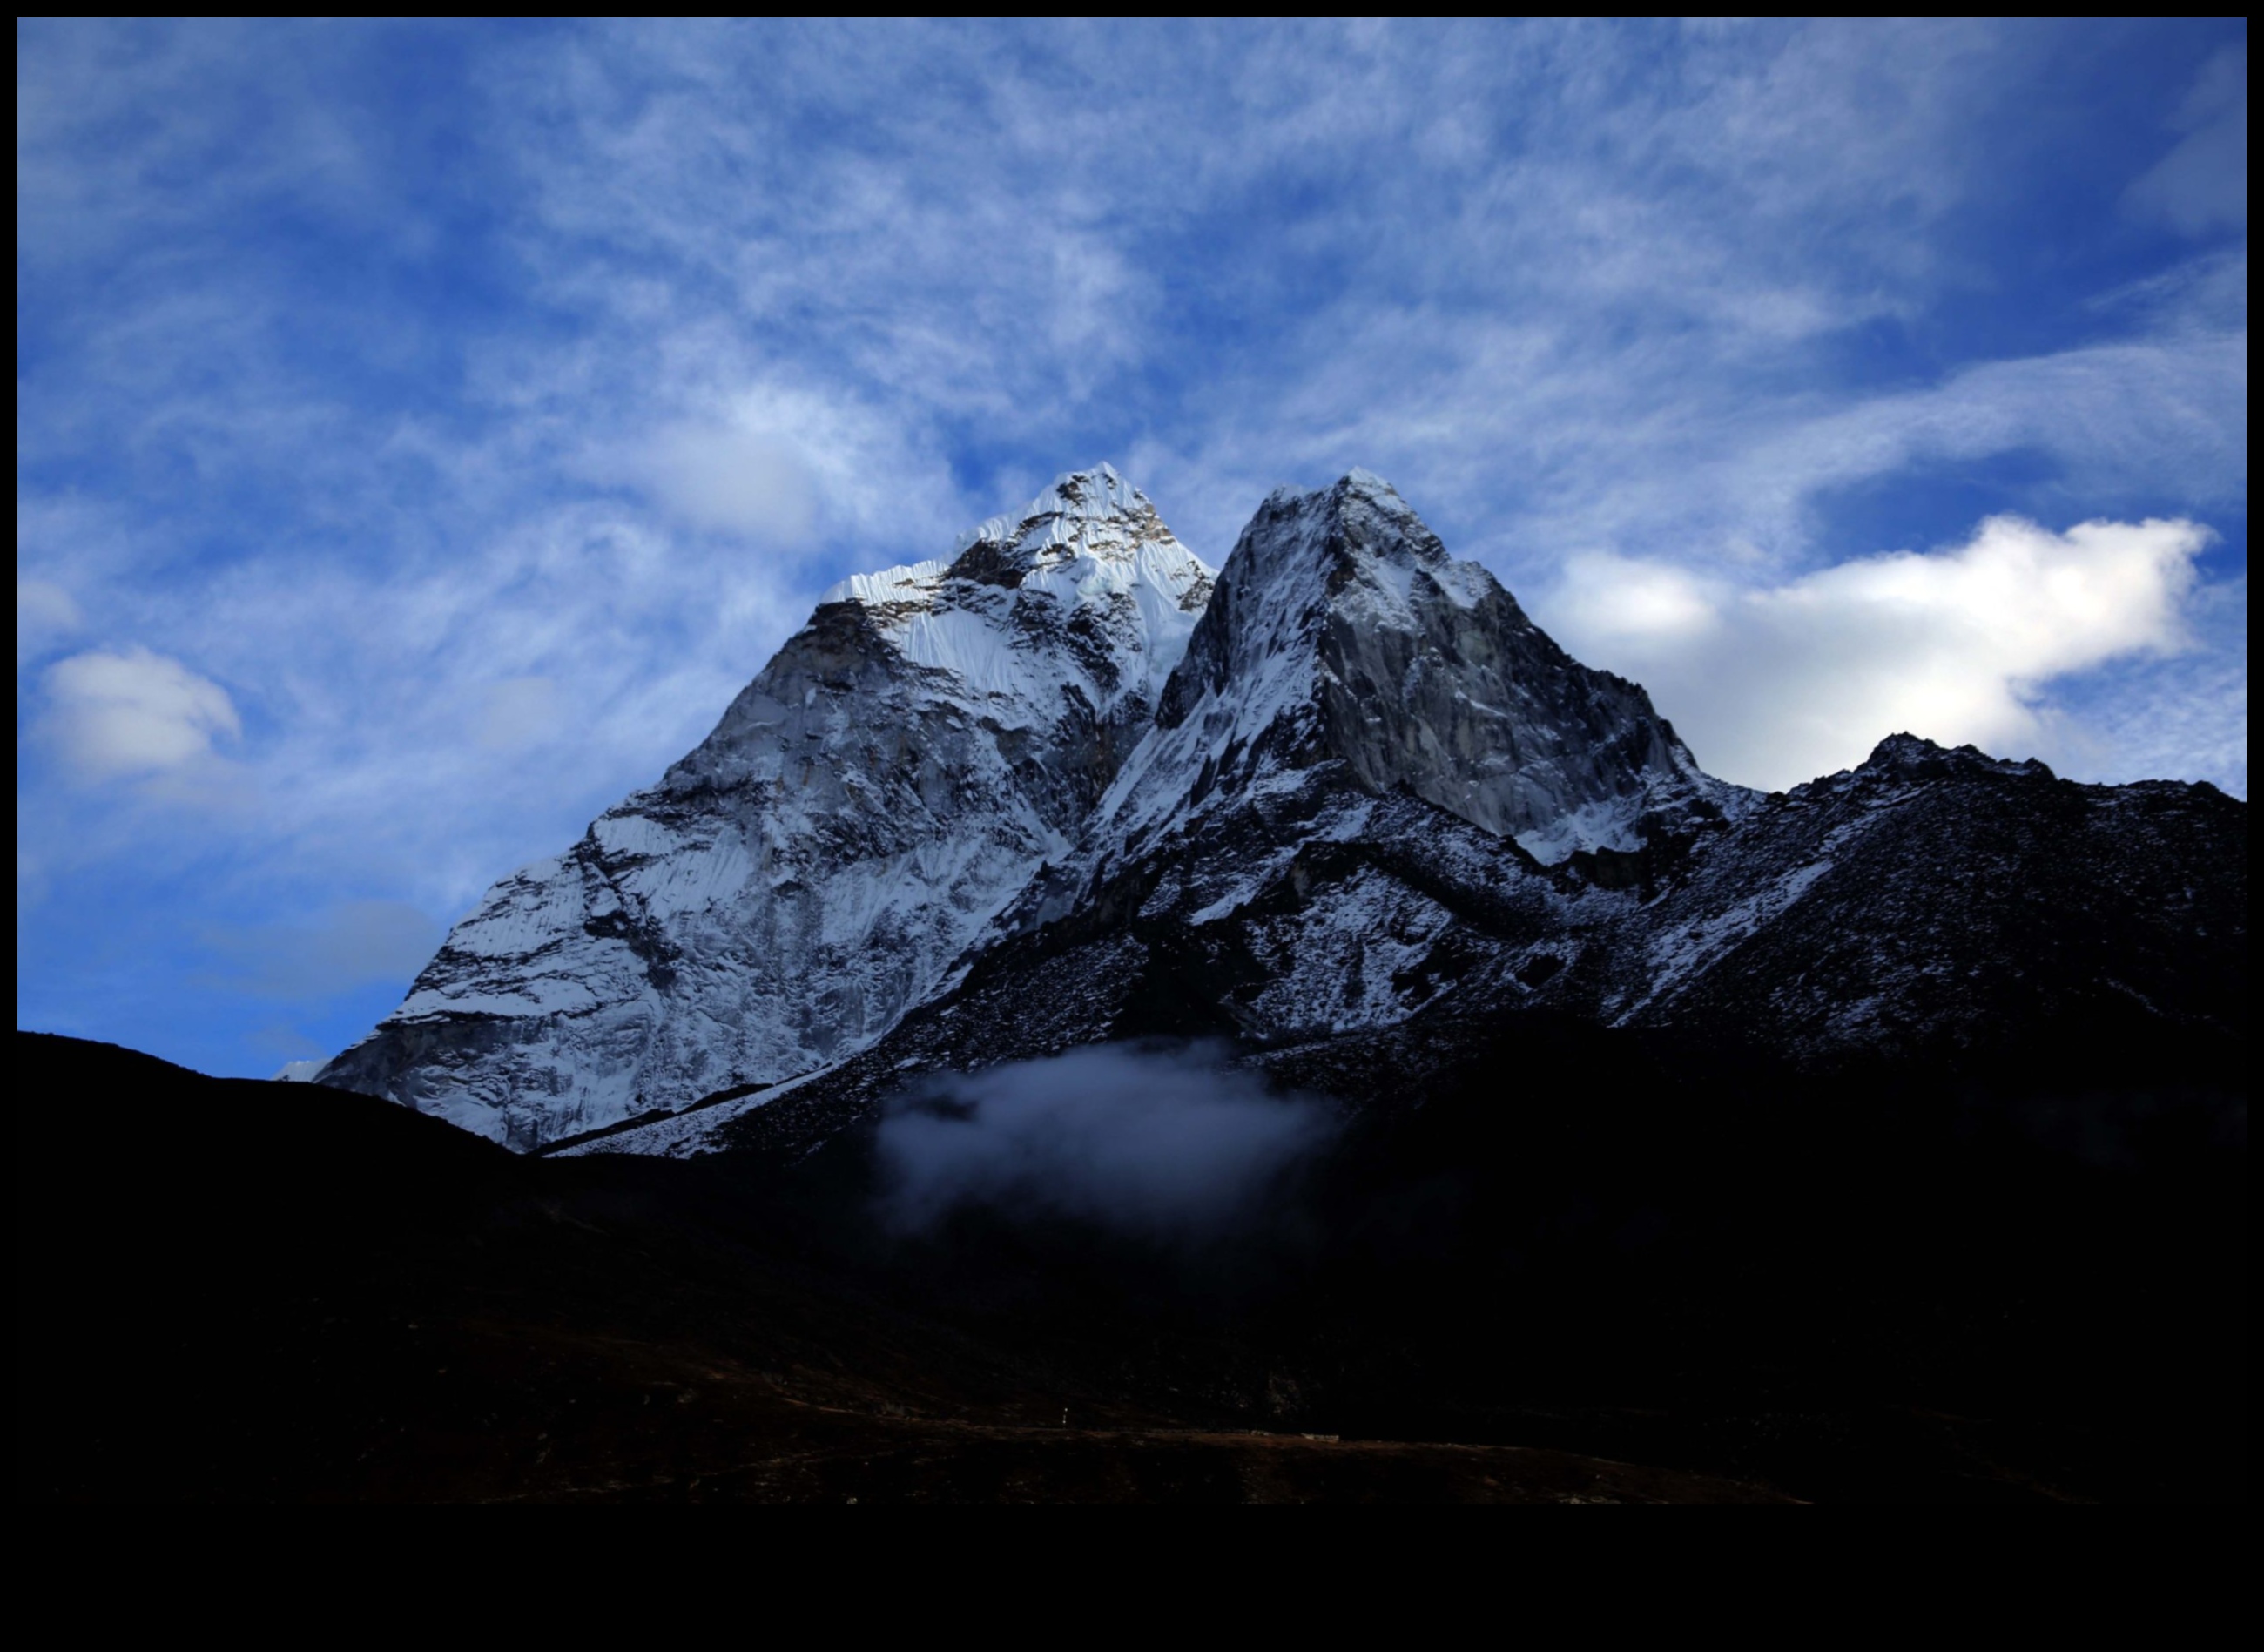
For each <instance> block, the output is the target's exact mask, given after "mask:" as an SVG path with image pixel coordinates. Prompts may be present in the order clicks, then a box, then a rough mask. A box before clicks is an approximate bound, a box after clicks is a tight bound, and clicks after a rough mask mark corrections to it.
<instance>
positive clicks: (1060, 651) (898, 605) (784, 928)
mask: <svg viewBox="0 0 2264 1652" xmlns="http://www.w3.org/2000/svg"><path fill="white" fill-rule="evenodd" d="M1211 584H1212V574H1211V571H1210V570H1209V569H1208V567H1206V566H1205V565H1204V564H1202V563H1201V561H1200V560H1199V559H1198V558H1196V557H1194V555H1193V554H1192V553H1190V552H1189V551H1188V550H1187V549H1186V547H1184V546H1183V545H1181V544H1180V543H1179V542H1178V540H1176V539H1175V538H1173V537H1172V533H1171V531H1170V530H1169V529H1168V528H1166V527H1165V525H1164V523H1163V522H1162V520H1160V519H1159V518H1158V517H1157V514H1156V512H1155V509H1154V507H1153V506H1151V505H1150V503H1149V501H1148V500H1147V499H1146V498H1145V496H1143V494H1141V493H1140V492H1138V491H1136V489H1133V488H1132V487H1130V486H1129V485H1128V484H1126V483H1125V482H1124V481H1123V480H1122V479H1121V477H1118V476H1117V475H1116V474H1115V473H1114V471H1113V470H1110V469H1107V467H1105V466H1104V467H1102V468H1101V469H1097V470H1092V471H1086V472H1081V473H1078V474H1076V475H1072V476H1067V477H1063V478H1061V479H1060V480H1059V481H1057V482H1056V484H1054V485H1053V486H1052V487H1051V488H1049V489H1048V490H1047V491H1046V492H1045V493H1043V494H1041V496H1040V497H1039V498H1038V499H1037V500H1036V501H1034V503H1033V504H1032V505H1031V506H1030V508H1029V509H1028V510H1027V511H1026V512H1024V513H1021V514H1020V515H1019V516H1015V517H1005V518H999V519H997V520H992V521H989V522H985V523H984V524H983V526H982V527H981V528H977V529H976V530H975V532H974V533H972V534H971V535H969V536H968V537H967V539H966V540H965V541H964V542H962V544H961V548H960V549H959V552H958V554H957V555H956V556H955V557H953V558H951V559H949V560H948V561H940V562H925V563H918V564H912V565H910V566H906V567H900V568H894V569H890V570H889V571H887V572H885V573H881V574H874V575H869V576H860V577H858V578H855V579H849V580H845V581H844V582H843V583H842V584H841V585H839V586H835V587H834V588H833V589H832V590H831V591H829V592H827V593H825V595H824V598H822V599H821V600H820V601H819V604H818V607H817V610H816V613H815V614H814V615H812V616H811V619H810V622H809V624H808V626H806V627H805V628H804V629H803V630H802V631H801V632H800V633H799V634H798V635H796V636H795V637H794V638H793V639H792V640H790V641H789V642H788V643H787V644H786V646H785V647H784V648H782V649H781V650H780V651H779V653H778V656H777V658H775V659H773V660H772V661H771V663H770V664H769V665H768V666H766V667H765V668H764V669H763V671H762V673H761V674H760V675H758V677H757V678H756V679H755V680H754V681H753V682H751V684H749V685H748V687H747V688H746V689H745V690H744V691H743V692H742V693H741V694H740V695H739V696H738V698H737V700H735V701H734V702H732V704H731V706H730V708H729V710H727V711H726V712H725V713H724V714H723V717H722V721H721V722H720V723H719V724H717V725H716V727H715V731H714V732H713V733H712V734H710V735H709V736H708V738H707V739H705V740H703V741H702V742H701V743H700V746H698V748H697V749H695V750H694V751H693V752H692V753H690V754H688V755H687V756H686V757H685V758H684V760H683V761H680V762H678V764H677V765H676V766H675V767H674V768H671V769H670V770H669V771H668V773H667V775H665V776H664V778H663V779H662V780H661V782H659V784H657V785H656V786H654V787H652V788H651V789H650V790H646V791H642V792H639V793H637V794H636V795H635V796H634V797H629V798H628V799H627V800H626V801H624V802H623V803H621V804H619V805H618V806H617V807H615V808H613V809H610V810H608V811H606V813H605V814H603V815H602V816H600V817H599V819H598V820H597V821H596V822H595V823H593V824H592V825H591V827H590V830H589V832H588V833H587V834H586V835H585V836H584V838H583V839H582V841H580V842H579V843H577V844H576V845H575V846H574V847H573V848H571V849H570V850H568V851H567V852H566V853H565V854H563V855H558V856H555V857H553V858H551V859H548V860H545V861H541V862H537V863H535V864H534V865H533V866H530V867H527V868H526V869H525V870H522V871H520V872H519V873H517V874H515V875H514V876H512V877H508V878H506V879H504V881H503V882H502V883H500V884H497V885H496V887H495V888H494V889H493V890H491V891H489V893H488V895H487V896H486V898H485V899H483V900H482V902H481V903H480V906H479V907H478V909H477V910H476V911H475V912H474V913H473V914H472V915H471V916H470V917H468V918H467V919H465V920H464V921H462V922H461V923H460V924H458V925H457V926H456V928H454V931H453V932H452V933H451V934H450V935H449V936H448V938H447V941H446V944H445V945H444V946H443V947H442V949H441V950H440V952H439V956H438V957H435V958H434V959H433V960H432V963H431V964H428V965H427V966H426V968H425V969H424V972H423V973H422V974H421V975H419V976H418V978H417V981H416V983H415V985H414V986H413V987H412V988H411V990H410V994H409V997H408V999H407V1000H406V1001H404V1002H403V1004H402V1006H401V1008H399V1009H397V1010H395V1012H394V1014H393V1015H390V1016H388V1018H387V1020H386V1021H385V1022H383V1023H382V1024H381V1026H380V1027H379V1028H378V1029H377V1030H376V1031H375V1032H374V1034H373V1035H372V1036H371V1037H369V1038H367V1039H366V1040H365V1041H364V1042H363V1043H361V1044H358V1045H356V1046H355V1047H354V1048H353V1049H352V1050H349V1051H347V1052H345V1054H343V1055H341V1056H340V1057H338V1058H337V1059H336V1060H334V1061H332V1062H331V1063H330V1065H329V1066H328V1067H326V1068H325V1069H324V1070H323V1073H322V1074H321V1077H322V1080H323V1081H324V1082H326V1083H330V1084H337V1085H340V1086H343V1087H345V1088H352V1089H359V1090H363V1091H366V1092H368V1093H370V1094H374V1095H385V1096H388V1097H390V1098H391V1099H393V1100H395V1101H398V1102H402V1103H407V1104H409V1105H411V1106H414V1107H417V1108H418V1109H420V1110H426V1111H431V1112H436V1113H439V1114H441V1115H442V1116H444V1117H447V1118H449V1119H451V1120H452V1121H454V1123H456V1124H461V1125H462V1126H464V1127H465V1128H466V1129H469V1130H474V1131H476V1132H479V1133H481V1134H483V1135H486V1136H490V1137H492V1138H495V1139H500V1140H504V1141H506V1142H508V1143H510V1144H511V1145H512V1146H521V1147H526V1146H535V1145H538V1144H540V1143H542V1142H545V1141H548V1140H553V1139H557V1138H559V1137H562V1136H564V1135H568V1134H571V1133H575V1132H583V1131H587V1130H590V1129H592V1128H599V1127H603V1126H606V1125H608V1124H615V1123H617V1122H619V1121H620V1120H622V1119H624V1118H627V1117H631V1116H633V1115H635V1114H638V1113H641V1112H644V1111H649V1110H657V1109H662V1108H670V1109H672V1108H676V1107H680V1106H682V1105H683V1104H685V1103H687V1102H690V1101H693V1100H695V1099H697V1098H698V1097H700V1096H701V1095H708V1094H709V1093H711V1092H713V1091H715V1090H718V1089H722V1088H730V1087H735V1086H742V1085H759V1084H763V1083H768V1082H775V1081H780V1080H783V1079H788V1078H792V1077H794V1076H795V1075H797V1074H800V1073H808V1072H809V1071H810V1070H811V1069H813V1068H815V1067H818V1066H824V1065H825V1064H827V1063H829V1062H833V1061H838V1060H839V1059H841V1058H843V1057H844V1056H845V1055H847V1054H849V1053H851V1052H854V1051H855V1050H857V1049H859V1048H860V1047H862V1046H863V1045H864V1044H867V1043H869V1042H870V1041H871V1040H872V1039H874V1037H878V1036H880V1035H881V1034H882V1033H883V1032H885V1031H887V1030H889V1027H891V1026H892V1025H894V1024H895V1022H896V1019H897V1018H898V1017H899V1016H900V1015H902V1014H903V1011H904V1010H905V1009H906V1008H909V1007H910V1006H911V1005H912V1004H914V1003H917V1002H918V1001H920V1000H921V999H922V998H923V997H925V995H926V994H927V993H929V992H931V991H932V989H933V988H934V987H935V986H936V985H937V984H938V982H939V980H940V978H941V977H942V975H943V973H944V972H945V970H946V969H947V967H948V966H949V965H950V964H951V963H952V962H953V960H954V958H956V957H958V956H959V954H960V953H961V951H962V950H963V949H964V948H965V947H966V946H967V944H968V942H969V941H970V940H971V939H972V938H973V937H974V936H975V935H976V934H977V933H978V932H980V931H981V930H982V928H983V926H984V925H985V924H986V923H988V922H989V921H990V920H991V918H992V917H993V916H994V915H995V913H997V912H998V909H999V908H1000V907H1001V906H1003V905H1004V904H1005V903H1006V902H1007V901H1009V900H1011V899H1013V898H1014V896H1015V895H1017V894H1018V893H1019V892H1020V891H1021V889H1022V888H1023V886H1024V885H1025V884H1027V881H1028V879H1029V877H1030V875H1031V873H1032V872H1033V871H1034V870H1035V869H1036V868H1037V867H1038V866H1039V865H1040V864H1041V862H1043V860H1044V859H1045V857H1047V856H1048V855H1054V856H1060V855H1064V854H1065V853H1067V851H1068V849H1069V848H1070V845H1071V844H1072V843H1073V842H1074V841H1075V839H1076V837H1077V834H1078V833H1079V832H1080V831H1081V830H1082V828H1083V826H1084V823H1085V818H1086V816H1087V815H1088V813H1089V812H1090V811H1091V809H1092V804H1093V803H1094V802H1095V801H1096V800H1097V799H1098V798H1099V796H1100V795H1101V793H1102V792H1103V790H1105V789H1106V788H1107V785H1108V784H1109V782H1111V781H1112V780H1113V779H1114V775H1115V773H1116V770H1117V768H1118V767H1119V765H1120V764H1121V761H1122V759H1123V756H1124V754H1125V753H1128V751H1129V750H1130V749H1131V748H1132V747H1133V746H1134V745H1135V744H1136V742H1137V741H1138V740H1139V739H1141V737H1142V736H1143V733H1144V732H1145V731H1146V730H1147V728H1148V727H1149V725H1150V722H1151V720H1152V716H1153V712H1154V709H1155V705H1156V702H1157V695H1158V694H1159V692H1160V690H1161V689H1162V688H1163V685H1164V683H1165V681H1166V680H1167V679H1168V676H1169V673H1170V672H1171V670H1172V667H1173V666H1175V665H1176V664H1177V663H1178V661H1179V657H1180V655H1181V653H1182V652H1183V651H1184V650H1185V648H1186V641H1187V638H1188V636H1189V635H1190V633H1191V632H1192V630H1193V629H1194V624H1195V621H1196V618H1197V616H1198V615H1200V614H1201V611H1202V608H1203V604H1204V602H1205V600H1206V599H1207V598H1208V594H1209V592H1210V588H1211Z"/></svg>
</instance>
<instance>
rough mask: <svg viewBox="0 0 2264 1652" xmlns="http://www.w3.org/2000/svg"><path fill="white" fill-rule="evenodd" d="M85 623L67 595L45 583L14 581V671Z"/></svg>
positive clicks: (57, 587)
mask: <svg viewBox="0 0 2264 1652" xmlns="http://www.w3.org/2000/svg"><path fill="white" fill-rule="evenodd" d="M84 623H85V621H84V620H83V618H82V617H81V615H80V614H79V611H78V604H77V603H76V602H75V601H73V600H71V593H69V592H68V591H66V590H64V589H63V588H62V586H59V585H56V584H55V583H54V582H53V581H52V580H47V579H24V578H22V577H21V576H20V575H19V576H18V578H17V580H16V669H17V670H18V671H21V670H23V669H24V667H25V666H28V665H30V664H31V663H32V661H33V660H35V659H38V658H39V657H40V655H42V654H44V653H46V652H47V651H49V650H50V649H52V648H54V646H55V644H57V643H59V642H61V641H62V640H63V639H64V638H65V637H69V636H71V635H72V634H73V633H75V632H76V631H77V630H79V629H80V627H81V626H82V625H83V624H84Z"/></svg>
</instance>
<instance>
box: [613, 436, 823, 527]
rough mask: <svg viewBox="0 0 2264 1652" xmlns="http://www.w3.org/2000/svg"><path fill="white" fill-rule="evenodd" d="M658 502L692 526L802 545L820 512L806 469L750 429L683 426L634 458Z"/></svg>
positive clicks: (783, 446)
mask: <svg viewBox="0 0 2264 1652" xmlns="http://www.w3.org/2000/svg"><path fill="white" fill-rule="evenodd" d="M629 469H631V471H632V473H633V474H634V475H635V477H637V479H638V480H640V481H641V482H642V483H643V484H644V485H645V487H646V488H647V489H648V490H649V491H650V492H651V494H652V495H653V497H654V499H655V500H656V501H657V503H658V504H659V505H660V506H662V508H663V509H664V510H666V511H667V512H668V513H670V514H671V515H673V516H675V517H676V518H677V519H678V520H681V521H685V522H688V523H689V524H690V525H691V526H693V527H694V528H707V529H710V530H714V531H716V532H721V533H728V534H739V535H746V536H747V537H749V538H751V539H754V540H757V541H759V542H764V543H766V544H773V545H779V546H785V547H792V546H798V545H800V544H801V543H802V542H803V541H804V540H806V539H807V538H808V536H809V529H810V524H811V520H812V518H813V517H814V516H815V515H816V497H815V493H814V491H813V489H812V488H811V485H810V478H809V470H808V469H807V468H806V467H805V466H804V465H803V464H802V461H801V459H800V458H799V456H798V455H796V454H795V451H794V449H793V448H790V447H788V446H787V444H786V443H784V442H781V441H776V440H771V439H769V438H766V437H764V436H760V435H756V434H753V433H750V432H747V431H743V430H734V429H729V428H720V429H719V428H702V427H700V426H696V425H678V426H672V427H671V428H670V429H668V430H665V431H664V432H662V433H660V434H659V435H657V436H656V437H654V438H653V439H652V440H650V441H649V442H648V443H646V444H645V445H644V446H643V448H642V449H641V450H640V451H637V452H635V453H634V454H633V455H630V465H629Z"/></svg>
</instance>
